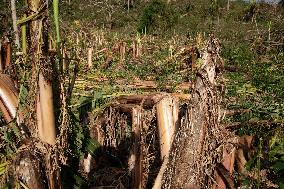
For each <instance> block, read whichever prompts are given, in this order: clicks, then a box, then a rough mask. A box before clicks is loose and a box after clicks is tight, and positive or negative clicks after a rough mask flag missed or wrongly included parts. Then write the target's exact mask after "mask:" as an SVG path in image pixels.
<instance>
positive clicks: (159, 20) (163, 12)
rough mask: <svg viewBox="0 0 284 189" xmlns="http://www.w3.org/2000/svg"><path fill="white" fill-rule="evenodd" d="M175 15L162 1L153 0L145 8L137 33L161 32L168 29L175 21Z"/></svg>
mask: <svg viewBox="0 0 284 189" xmlns="http://www.w3.org/2000/svg"><path fill="white" fill-rule="evenodd" d="M177 18H178V16H177V13H175V12H174V9H173V8H172V7H171V6H168V5H167V4H166V3H165V2H164V1H161V0H154V1H151V2H150V3H149V5H148V6H146V7H145V9H144V11H143V14H142V17H141V19H140V21H139V25H138V31H139V32H141V33H155V32H163V31H166V30H168V29H170V28H171V27H172V26H173V25H174V23H175V22H176V21H177Z"/></svg>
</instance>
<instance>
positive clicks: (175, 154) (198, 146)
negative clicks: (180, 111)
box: [162, 36, 234, 189]
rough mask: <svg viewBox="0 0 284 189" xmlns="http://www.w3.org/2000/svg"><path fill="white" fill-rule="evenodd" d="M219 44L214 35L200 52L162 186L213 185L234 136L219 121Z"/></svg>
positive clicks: (192, 186) (203, 186)
mask: <svg viewBox="0 0 284 189" xmlns="http://www.w3.org/2000/svg"><path fill="white" fill-rule="evenodd" d="M219 52H220V44H219V42H218V40H217V39H215V38H214V37H213V36H211V37H210V39H209V40H208V42H207V44H206V47H205V48H204V49H203V52H202V53H201V55H202V59H201V60H200V61H199V62H201V65H200V67H199V70H197V74H196V80H195V82H194V86H193V90H192V98H191V99H190V101H189V104H188V107H187V111H186V113H185V114H186V115H185V116H184V117H183V119H182V120H181V125H180V127H179V128H177V130H176V131H175V135H174V139H173V144H172V147H171V150H170V155H169V160H168V161H169V162H168V164H167V166H166V170H165V173H164V174H163V180H162V188H188V189H190V188H194V189H198V188H212V186H213V184H214V183H216V181H215V178H214V177H215V176H214V174H215V171H214V170H215V168H216V166H217V164H218V163H221V162H222V153H223V150H224V149H227V150H229V151H230V149H231V148H232V146H231V145H230V144H229V143H228V141H229V140H231V139H233V138H234V137H233V136H232V135H231V134H230V133H229V132H228V131H226V129H225V128H223V127H222V126H221V124H220V118H221V117H222V116H221V114H222V112H221V111H220V110H221V108H220V103H221V96H222V95H221V92H222V91H220V90H219V89H218V88H217V82H218V80H219V79H220V76H221V75H220V71H221V70H222V67H223V61H222V59H221V58H220V56H219Z"/></svg>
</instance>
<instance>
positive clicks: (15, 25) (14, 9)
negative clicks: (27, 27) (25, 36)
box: [11, 0, 20, 48]
mask: <svg viewBox="0 0 284 189" xmlns="http://www.w3.org/2000/svg"><path fill="white" fill-rule="evenodd" d="M11 11H12V20H13V29H14V34H15V44H16V45H17V48H20V39H19V31H18V27H17V13H16V3H15V0H11Z"/></svg>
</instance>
